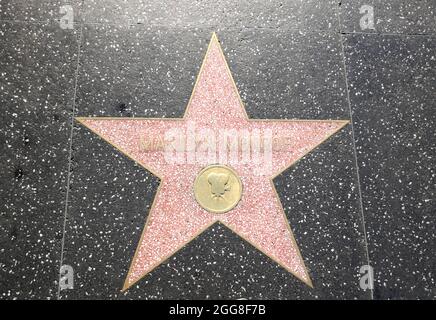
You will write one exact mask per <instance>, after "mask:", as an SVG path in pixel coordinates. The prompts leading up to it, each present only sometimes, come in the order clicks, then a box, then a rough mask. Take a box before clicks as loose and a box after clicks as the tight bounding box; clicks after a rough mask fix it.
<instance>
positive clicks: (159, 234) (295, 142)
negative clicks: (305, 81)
mask: <svg viewBox="0 0 436 320" xmlns="http://www.w3.org/2000/svg"><path fill="white" fill-rule="evenodd" d="M77 120H78V121H80V122H81V123H82V124H83V125H84V126H86V127H87V128H89V129H90V130H91V131H93V132H94V133H96V134H97V135H99V136H100V137H101V138H103V139H104V140H105V141H107V142H109V143H110V144H112V145H113V146H114V147H116V148H117V149H119V150H120V151H121V152H123V153H124V154H125V155H127V156H128V157H130V158H131V159H133V160H134V161H136V162H137V163H138V164H140V165H141V166H143V167H144V168H146V169H148V170H149V171H150V172H152V173H153V174H155V175H156V176H158V177H159V178H160V179H161V182H160V185H159V188H158V191H157V193H156V196H155V199H154V201H153V205H152V207H151V209H150V212H149V214H148V217H147V221H146V223H145V227H144V230H143V232H142V235H141V238H140V241H139V244H138V246H137V249H136V252H135V255H134V257H133V259H132V261H131V264H130V269H129V272H128V274H127V277H126V279H125V283H124V287H123V290H127V289H128V288H129V287H131V286H132V285H133V284H135V283H136V282H138V281H139V280H140V279H142V278H143V277H144V276H145V275H146V274H148V273H149V272H150V271H152V270H153V269H154V268H156V267H157V266H159V265H160V264H161V263H162V262H164V261H165V260H167V259H168V258H169V257H171V256H172V255H174V254H175V253H176V252H177V251H179V250H180V249H181V248H182V247H184V246H185V245H186V244H187V243H189V242H190V241H192V240H193V239H194V238H195V237H197V236H198V235H200V234H201V233H202V232H203V231H205V230H206V229H207V228H209V227H210V226H212V225H213V224H214V223H217V222H218V223H221V224H223V225H225V226H226V227H228V228H229V229H230V230H232V231H233V232H235V233H236V234H238V235H239V236H240V237H242V238H243V239H245V240H246V241H247V242H249V243H250V244H252V245H253V246H254V247H256V248H257V249H259V250H260V251H261V252H263V253H264V254H265V255H267V256H268V257H270V258H271V259H273V260H274V261H276V262H277V263H278V264H280V265H281V266H282V267H283V268H284V269H286V270H288V271H289V272H291V273H292V274H293V275H294V276H296V277H297V278H298V279H300V280H301V281H303V282H304V283H306V284H307V285H309V286H312V282H311V279H310V276H309V274H308V271H307V269H306V267H305V264H304V262H303V258H302V256H301V255H300V252H299V249H298V247H297V244H296V242H295V239H294V236H293V233H292V231H291V228H290V226H289V223H288V221H287V218H286V216H285V213H284V211H283V208H282V206H281V203H280V200H279V198H278V195H277V192H276V190H275V187H274V184H273V178H274V177H276V176H277V175H279V174H280V173H281V172H283V171H284V170H285V169H287V168H288V167H290V166H291V165H292V164H294V163H295V162H296V161H298V160H299V159H301V158H302V157H303V156H305V155H306V154H308V153H309V152H310V151H311V150H313V149H314V148H316V147H317V146H318V145H320V144H321V143H322V142H324V141H325V140H326V139H328V138H329V137H330V136H332V135H333V134H334V133H336V132H337V131H339V130H340V129H341V128H343V127H344V126H345V125H346V124H347V123H348V121H343V120H254V119H248V116H247V114H246V112H245V108H244V106H243V104H242V101H241V99H240V96H239V93H238V90H237V88H236V85H235V82H234V80H233V78H232V75H231V73H230V69H229V68H228V65H227V62H226V60H225V57H224V54H223V51H222V49H221V47H220V44H219V41H218V39H217V37H216V35H215V34H213V35H212V39H211V41H210V43H209V47H208V49H207V53H206V56H205V58H204V61H203V64H202V66H201V69H200V72H199V75H198V77H197V81H196V84H195V86H194V90H193V92H192V95H191V99H190V101H189V103H188V107H187V109H186V111H185V115H184V117H183V118H182V119H168V118H167V119H151V118H104V117H103V118H95V117H91V118H77ZM192 123H195V126H196V128H198V129H199V130H201V129H208V130H212V131H213V132H215V133H216V134H217V135H218V136H219V135H220V132H221V131H222V130H224V129H229V130H248V131H256V132H267V131H268V132H271V133H272V137H273V138H280V137H287V138H288V143H287V144H283V145H281V146H280V148H278V149H277V148H273V149H272V155H271V163H270V165H271V166H270V168H269V169H268V170H267V169H266V166H263V165H261V164H259V162H242V161H239V162H238V161H236V162H231V161H230V160H228V161H225V162H219V163H207V162H206V163H205V162H204V161H203V162H202V161H199V162H195V161H194V162H187V161H185V162H183V161H181V162H179V163H174V162H170V161H168V160H167V159H166V158H165V155H164V152H162V150H161V149H159V148H155V149H153V148H150V149H148V150H144V149H143V148H141V145H140V143H138V141H141V139H144V137H145V138H150V139H151V138H153V137H164V136H165V134H166V132H167V131H168V130H169V129H174V128H176V129H180V130H189V129H188V127H189V126H190V125H192ZM189 150H190V149H189ZM189 150H188V149H187V150H185V151H186V154H185V156H187V157H189V154H188V153H189V152H190V151H189ZM206 160H207V159H206ZM214 164H219V165H222V166H228V167H229V168H231V170H232V172H234V173H235V175H237V176H238V177H237V178H238V179H240V181H241V183H242V190H243V191H242V196H241V198H240V200H239V202H238V203H237V204H236V205H235V206H233V207H231V209H230V210H229V211H227V212H221V213H217V212H212V211H210V210H207V209H205V207H204V206H201V205H200V204H199V202H197V201H196V197H195V195H194V181H196V178H197V177H198V175H199V173H200V172H202V170H204V169H205V167H207V165H214ZM271 170H272V171H271ZM220 179H221V180H220ZM215 180H216V181H225V182H226V181H227V180H228V177H227V179H226V177H225V176H224V179H222V177H220V176H216V179H215ZM223 183H224V182H223ZM215 189H216V190H221V191H216V192H215V193H216V194H215V195H214V196H215V198H216V199H215V200H214V201H221V200H220V197H222V195H223V194H225V193H226V190H229V188H227V187H226V188H224V186H219V185H216V186H215ZM217 199H218V200H217ZM229 208H230V207H229Z"/></svg>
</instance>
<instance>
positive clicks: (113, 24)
mask: <svg viewBox="0 0 436 320" xmlns="http://www.w3.org/2000/svg"><path fill="white" fill-rule="evenodd" d="M339 18H340V17H339V16H338V19H339ZM77 20H79V21H78V22H73V24H74V25H77V26H80V27H83V26H85V27H86V26H96V27H97V26H101V27H104V26H108V27H119V28H129V27H134V26H147V28H149V27H151V28H157V29H159V28H164V29H175V30H190V29H195V28H196V27H195V26H173V27H171V26H168V25H164V24H151V25H149V24H146V23H144V22H130V23H129V22H126V23H122V24H120V23H117V22H92V21H89V22H84V21H81V18H78V19H77ZM0 23H20V24H34V25H44V24H58V23H59V20H58V19H49V20H33V21H26V20H10V19H0ZM201 28H202V29H210V30H218V29H219V30H220V31H240V30H241V28H236V27H234V28H220V27H219V25H203V26H201ZM243 29H244V30H270V31H277V30H280V31H283V32H295V33H297V32H301V33H303V34H305V33H317V32H318V33H325V34H342V35H372V36H404V37H435V36H436V32H428V33H418V32H415V33H413V32H409V33H408V32H405V33H400V32H364V31H342V30H341V28H340V26H339V27H338V29H337V30H335V28H332V29H330V30H329V29H325V30H322V29H301V28H280V29H279V28H276V27H256V26H244V27H243ZM144 30H145V29H144Z"/></svg>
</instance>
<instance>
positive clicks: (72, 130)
mask: <svg viewBox="0 0 436 320" xmlns="http://www.w3.org/2000/svg"><path fill="white" fill-rule="evenodd" d="M82 38H83V24H81V25H80V31H79V38H78V51H77V63H76V71H75V80H74V92H73V110H72V112H71V131H70V138H69V140H70V141H69V151H68V171H67V190H66V194H65V208H64V222H63V228H62V242H61V258H60V263H59V279H58V291H57V300H60V294H61V286H60V284H61V283H60V280H61V274H60V269H61V267H62V264H63V260H64V248H65V231H66V224H67V216H68V198H69V195H70V181H71V167H72V166H71V158H72V154H73V135H74V117H75V114H76V96H77V83H78V77H79V68H80V52H81V46H82Z"/></svg>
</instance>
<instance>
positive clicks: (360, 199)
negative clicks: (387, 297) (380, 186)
mask: <svg viewBox="0 0 436 320" xmlns="http://www.w3.org/2000/svg"><path fill="white" fill-rule="evenodd" d="M338 20H339V28H340V26H341V17H340V13H338ZM343 35H344V34H343V33H340V34H339V40H340V42H341V52H342V62H343V67H344V78H345V86H346V91H347V102H348V109H349V113H350V126H351V137H352V140H353V152H354V165H355V166H356V176H357V190H358V194H359V207H360V215H361V220H362V231H363V235H364V244H365V253H366V260H367V263H368V265H369V266H371V261H370V259H369V249H368V239H367V233H366V222H365V213H364V210H363V200H362V187H361V182H360V169H359V162H358V158H357V148H356V135H355V130H354V121H353V111H352V108H351V99H350V90H349V85H348V71H347V63H346V61H345V48H344V37H343ZM373 278H374V277H373ZM371 280H372V281H373V283H374V279H371ZM370 293H371V300H374V289H373V288H372V289H370Z"/></svg>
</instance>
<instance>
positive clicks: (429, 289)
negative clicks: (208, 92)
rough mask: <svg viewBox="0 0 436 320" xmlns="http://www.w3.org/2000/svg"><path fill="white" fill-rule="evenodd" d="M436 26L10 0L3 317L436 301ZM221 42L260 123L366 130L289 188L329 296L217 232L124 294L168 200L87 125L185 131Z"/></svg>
mask: <svg viewBox="0 0 436 320" xmlns="http://www.w3.org/2000/svg"><path fill="white" fill-rule="evenodd" d="M65 3H68V4H70V5H72V7H73V9H74V17H75V24H74V29H72V30H70V29H62V28H60V26H59V22H58V20H59V19H60V16H61V15H60V13H59V7H60V5H63V4H65ZM364 4H366V5H372V6H373V7H374V10H375V17H376V24H375V30H363V31H362V30H361V28H360V25H359V20H360V18H361V16H362V14H360V13H359V8H360V7H361V6H362V5H364ZM435 11H436V4H435V3H434V1H430V0H429V1H418V0H412V1H410V0H409V1H398V0H385V1H382V0H379V1H369V0H368V1H363V0H359V1H357V0H356V1H354V0H353V1H341V2H338V1H321V0H308V1H300V0H298V1H297V0H295V1H294V0H287V1H254V2H253V1H238V2H234V1H213V2H212V1H204V2H192V1H177V2H173V1H141V0H132V1H107V0H106V1H99V0H93V1H92V0H89V1H88V0H83V1H79V0H77V1H69V2H67V1H50V0H47V1H13V2H12V1H4V0H0V43H1V46H0V76H1V77H0V89H1V93H0V102H1V105H2V112H1V114H2V116H1V117H0V137H1V139H0V143H1V151H2V152H1V154H0V163H1V169H2V170H1V171H0V231H1V233H0V299H14V298H18V299H212V298H218V299H235V298H247V299H320V298H321V299H405V298H409V299H434V298H436V289H435V269H436V261H435V258H434V257H435V247H436V246H435V244H436V243H435V237H434V234H435V214H436V205H435V198H436V195H435V194H436V188H435V186H436V172H435V168H436V160H435V157H436V133H435V129H434V128H435V125H436V21H435V19H434V16H435V14H434V13H435ZM212 32H216V33H217V35H218V38H219V40H220V44H221V47H222V49H223V52H224V54H225V56H226V58H227V62H228V64H229V67H230V70H231V72H232V74H233V77H234V80H235V82H236V85H237V88H238V90H239V93H240V95H241V99H242V101H243V103H244V104H245V107H246V111H247V114H248V116H249V117H250V118H253V119H313V120H325V119H334V120H350V121H351V124H352V125H351V124H350V125H348V126H346V127H344V128H343V129H342V130H341V131H340V132H338V133H336V134H335V135H334V136H332V137H331V138H330V139H328V140H327V141H326V142H324V143H323V144H321V145H320V146H319V147H318V148H317V149H315V150H314V151H313V152H311V153H309V154H308V155H306V156H305V157H304V158H303V159H301V160H300V161H299V162H298V163H297V164H296V165H294V166H292V167H290V168H288V169H287V170H285V171H284V172H283V173H282V174H281V175H279V176H278V177H277V178H275V179H274V184H275V187H276V189H277V193H278V197H279V199H280V201H281V205H282V207H283V209H284V212H285V215H286V218H287V220H288V222H289V225H290V226H291V228H292V231H293V234H294V237H295V241H296V243H297V244H298V248H299V250H300V252H301V256H302V258H303V260H304V264H305V266H306V268H307V271H308V273H309V275H310V278H311V280H312V282H313V288H311V287H309V286H307V285H306V284H304V283H303V282H302V281H300V280H298V279H297V278H296V277H294V276H293V275H292V274H290V273H289V272H288V271H286V270H285V269H284V268H282V267H281V266H280V265H279V264H277V263H276V262H275V261H273V260H272V259H270V258H268V257H267V256H266V255H265V254H263V253H262V252H261V251H259V250H257V249H256V248H255V247H254V246H252V245H251V244H250V243H248V242H247V241H245V240H243V239H242V238H241V237H239V236H238V235H237V234H236V233H234V232H233V231H231V230H230V229H228V228H227V227H226V226H224V225H223V224H214V225H213V226H212V227H211V228H209V229H207V230H206V231H205V232H204V233H203V234H201V235H200V236H199V237H197V238H196V239H194V240H193V241H192V242H190V243H189V244H188V245H187V246H185V247H184V248H183V249H182V250H180V251H178V252H177V253H176V254H175V255H173V256H171V257H170V258H169V259H168V260H166V261H165V262H163V263H162V264H161V265H160V266H158V267H157V268H156V269H154V270H153V271H151V273H149V274H148V275H147V276H145V277H144V278H142V279H141V280H140V281H139V282H137V283H135V284H134V285H133V286H132V287H131V288H130V289H129V290H127V291H125V292H121V288H122V287H123V283H124V280H125V278H126V275H127V273H128V271H129V266H130V263H131V261H132V258H133V255H134V253H135V250H136V248H137V246H138V242H139V239H140V236H141V233H142V230H143V227H144V222H145V220H146V218H147V216H148V213H149V211H150V209H151V206H152V202H153V199H154V197H155V195H156V192H157V190H158V186H159V183H160V181H159V179H158V178H157V177H156V176H154V175H152V174H151V173H150V172H148V171H146V170H145V169H144V168H142V167H141V166H140V165H138V164H136V163H135V162H134V161H132V160H131V159H129V158H128V157H127V156H125V155H124V154H123V153H121V152H120V151H119V150H117V149H115V148H114V147H113V146H112V145H110V144H108V143H107V142H105V141H104V140H102V139H101V138H100V137H99V136H98V135H97V134H95V133H93V132H91V131H90V130H89V129H87V128H86V127H84V126H82V125H81V124H79V123H78V122H77V121H74V120H73V118H74V117H89V116H99V117H102V116H111V117H126V118H131V117H154V118H162V117H165V118H175V117H178V118H180V117H182V116H183V113H184V111H185V108H186V106H187V104H188V100H189V98H190V96H191V92H192V89H193V86H194V83H195V79H196V76H197V74H198V73H199V70H200V66H201V63H202V61H203V58H204V55H205V53H206V49H207V46H208V43H209V41H210V38H211V34H212ZM368 264H369V265H371V266H372V267H373V268H374V278H375V279H374V289H373V290H363V289H362V288H361V287H360V286H359V280H360V276H361V275H360V274H359V269H360V268H361V267H362V266H364V265H368ZM61 265H70V266H71V267H72V268H73V270H74V288H73V289H66V290H59V268H60V266H61Z"/></svg>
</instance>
